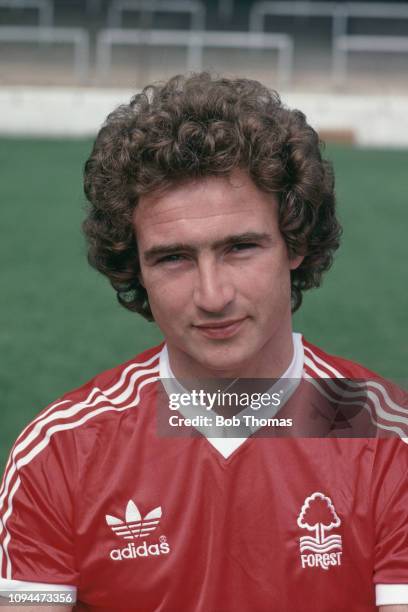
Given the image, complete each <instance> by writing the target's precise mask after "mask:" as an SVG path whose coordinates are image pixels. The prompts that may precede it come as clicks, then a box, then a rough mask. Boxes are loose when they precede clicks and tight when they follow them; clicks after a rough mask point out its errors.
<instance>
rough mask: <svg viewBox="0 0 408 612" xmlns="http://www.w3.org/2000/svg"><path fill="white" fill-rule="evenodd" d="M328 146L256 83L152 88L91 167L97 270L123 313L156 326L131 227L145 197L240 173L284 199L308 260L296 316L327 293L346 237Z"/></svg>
mask: <svg viewBox="0 0 408 612" xmlns="http://www.w3.org/2000/svg"><path fill="white" fill-rule="evenodd" d="M320 144H321V143H320V141H319V138H318V135H317V133H316V132H315V131H314V130H313V129H312V128H311V127H310V126H309V125H308V124H307V123H306V118H305V115H304V114H303V113H301V112H300V111H298V110H289V109H288V108H286V107H285V106H284V105H283V104H282V103H281V101H280V98H279V95H278V94H277V93H276V92H274V91H270V90H268V89H267V88H266V87H264V86H263V85H261V83H259V82H257V81H253V80H249V79H227V78H218V79H217V78H213V77H212V76H211V75H210V74H208V73H199V74H193V75H191V76H189V77H185V76H182V75H179V76H175V77H173V78H171V79H170V80H169V81H168V82H167V83H165V84H164V85H161V86H148V87H146V88H145V89H144V90H143V91H142V93H140V94H137V95H136V96H134V97H133V98H132V100H131V102H130V104H128V105H123V106H119V108H117V109H116V110H115V111H114V112H113V113H111V114H110V115H109V116H108V118H107V120H106V122H105V124H104V125H103V127H102V128H101V130H100V132H99V134H98V136H97V138H96V141H95V144H94V147H93V150H92V153H91V155H90V157H89V159H88V160H87V162H86V164H85V181H84V186H85V194H86V197H87V199H88V201H89V203H90V204H89V208H88V217H87V219H86V220H85V222H84V225H83V227H84V232H85V235H86V238H87V241H88V247H89V251H88V260H89V262H90V264H91V265H92V266H94V267H95V268H96V269H97V270H99V271H100V272H102V274H105V275H106V276H107V277H108V278H109V280H110V282H111V284H112V286H113V287H114V289H115V290H116V291H117V296H118V299H119V302H120V303H121V304H122V305H123V306H125V307H126V308H128V309H129V310H132V311H136V312H139V313H140V314H142V315H143V316H144V317H145V318H146V319H149V320H152V319H153V317H152V313H151V310H150V306H149V302H148V296H147V293H146V290H145V289H144V288H143V287H142V285H141V284H140V283H139V281H138V273H139V258H138V249H137V244H136V239H135V234H134V231H133V224H132V215H133V211H134V209H135V206H137V203H138V198H139V196H140V195H142V194H146V193H150V192H153V191H155V190H159V189H160V190H165V189H167V188H168V187H170V186H171V185H174V183H176V182H178V181H181V180H186V179H190V178H197V177H204V176H225V175H229V174H230V173H231V172H232V170H234V169H235V168H237V167H239V168H243V169H245V170H246V171H247V172H248V174H249V176H250V177H251V179H252V180H253V182H254V183H255V184H256V185H257V186H258V188H259V189H261V190H263V191H265V192H269V193H273V194H274V195H275V196H276V197H277V199H278V202H279V223H280V230H281V232H282V235H283V237H284V239H285V241H286V245H287V248H288V252H289V255H290V256H292V257H293V256H295V255H304V256H305V257H304V260H303V262H302V264H301V265H300V266H299V267H298V268H297V269H296V270H293V271H292V273H291V290H292V310H293V311H295V310H296V309H297V308H299V306H300V304H301V302H302V291H304V290H306V289H310V288H312V287H318V286H319V285H320V282H321V277H322V273H323V272H324V271H325V270H327V269H328V268H329V267H330V266H331V264H332V260H333V253H334V251H335V250H336V249H337V247H338V246H339V238H340V234H341V228H340V225H339V223H338V221H337V219H336V215H335V197H334V178H333V173H332V168H331V165H330V163H329V162H327V161H324V160H323V159H322V156H321V152H320Z"/></svg>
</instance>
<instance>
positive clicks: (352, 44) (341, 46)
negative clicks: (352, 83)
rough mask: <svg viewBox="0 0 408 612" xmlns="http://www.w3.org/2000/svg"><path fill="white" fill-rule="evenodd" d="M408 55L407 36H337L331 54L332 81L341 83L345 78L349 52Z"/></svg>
mask: <svg viewBox="0 0 408 612" xmlns="http://www.w3.org/2000/svg"><path fill="white" fill-rule="evenodd" d="M367 51H368V52H374V53H375V52H377V53H378V52H380V53H408V36H357V35H348V36H339V37H338V38H337V39H336V42H335V46H334V53H333V72H332V76H333V81H334V83H336V84H341V83H343V82H344V81H345V80H346V78H347V68H348V54H349V53H350V52H367Z"/></svg>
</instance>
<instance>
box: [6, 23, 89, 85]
mask: <svg viewBox="0 0 408 612" xmlns="http://www.w3.org/2000/svg"><path fill="white" fill-rule="evenodd" d="M0 42H1V43H16V42H23V43H31V42H38V43H57V44H58V43H65V44H66V43H69V44H72V45H73V46H74V71H75V76H76V78H77V79H78V81H84V80H85V79H86V78H87V76H88V73H89V34H88V33H87V31H86V30H84V29H82V28H45V27H26V26H5V27H3V26H2V27H0Z"/></svg>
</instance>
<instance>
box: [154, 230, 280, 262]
mask: <svg viewBox="0 0 408 612" xmlns="http://www.w3.org/2000/svg"><path fill="white" fill-rule="evenodd" d="M242 242H261V243H264V244H270V243H271V242H272V236H271V235H270V234H267V233H265V232H244V233H243V234H233V235H231V236H227V237H225V238H223V239H222V240H217V241H216V242H213V243H212V244H211V248H212V249H219V248H220V247H224V246H231V245H234V244H240V243H242ZM198 250H199V249H198V247H197V246H195V245H193V244H188V243H185V242H177V243H171V244H158V245H156V246H154V247H151V248H150V249H147V251H145V252H144V253H143V259H144V261H145V262H146V263H150V262H152V261H154V260H156V259H157V258H160V257H163V256H165V255H172V254H174V253H180V252H183V253H189V254H196V253H197V252H198Z"/></svg>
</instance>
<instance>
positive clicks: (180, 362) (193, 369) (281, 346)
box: [167, 329, 294, 381]
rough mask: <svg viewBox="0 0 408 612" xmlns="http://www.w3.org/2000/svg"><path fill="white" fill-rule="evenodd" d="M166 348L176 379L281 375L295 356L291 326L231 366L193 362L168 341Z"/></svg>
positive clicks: (266, 377)
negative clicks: (244, 360) (244, 359)
mask: <svg viewBox="0 0 408 612" xmlns="http://www.w3.org/2000/svg"><path fill="white" fill-rule="evenodd" d="M167 348H168V352H169V361H170V366H171V369H172V372H173V374H174V376H175V377H176V378H177V379H178V380H182V379H185V380H193V379H198V380H208V381H210V380H211V379H221V378H222V379H224V380H231V381H232V380H235V379H239V378H246V379H248V378H263V379H272V378H280V377H281V376H282V375H283V374H284V373H285V372H286V370H287V369H288V368H289V365H290V364H291V362H292V359H293V356H294V346H293V340H292V330H291V329H290V330H289V333H288V334H285V336H284V337H283V338H280V339H279V341H278V340H277V339H276V338H275V339H274V341H273V342H272V341H269V342H268V343H267V344H266V345H265V346H264V347H263V348H262V350H260V351H259V352H258V353H257V355H255V356H254V357H253V358H252V359H250V360H248V361H247V362H245V363H240V364H239V365H236V366H234V367H231V368H228V367H227V368H223V369H216V368H212V367H211V365H210V364H208V365H207V364H202V363H199V362H196V361H195V360H193V359H192V358H191V356H190V355H187V354H186V353H184V352H183V351H179V350H178V349H177V348H175V347H173V346H171V345H170V344H168V345H167Z"/></svg>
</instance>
